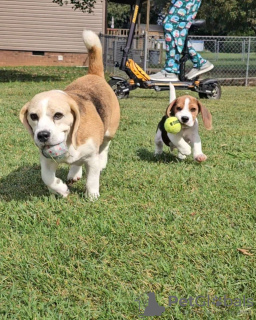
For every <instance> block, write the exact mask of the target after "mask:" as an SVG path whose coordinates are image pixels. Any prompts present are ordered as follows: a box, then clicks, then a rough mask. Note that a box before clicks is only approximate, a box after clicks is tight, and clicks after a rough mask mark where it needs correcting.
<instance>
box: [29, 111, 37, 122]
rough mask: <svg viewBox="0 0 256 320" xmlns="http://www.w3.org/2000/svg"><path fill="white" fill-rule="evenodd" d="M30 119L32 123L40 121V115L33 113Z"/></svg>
mask: <svg viewBox="0 0 256 320" xmlns="http://www.w3.org/2000/svg"><path fill="white" fill-rule="evenodd" d="M30 118H31V120H32V121H37V120H38V115H37V114H36V113H31V114H30Z"/></svg>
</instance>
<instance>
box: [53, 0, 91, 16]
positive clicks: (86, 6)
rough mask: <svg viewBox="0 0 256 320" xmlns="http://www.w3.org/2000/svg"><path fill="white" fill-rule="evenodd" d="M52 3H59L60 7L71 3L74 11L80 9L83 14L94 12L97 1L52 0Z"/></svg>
mask: <svg viewBox="0 0 256 320" xmlns="http://www.w3.org/2000/svg"><path fill="white" fill-rule="evenodd" d="M52 2H54V3H57V4H58V5H60V6H63V4H69V3H71V4H72V5H73V6H72V8H73V9H74V10H76V9H79V10H81V11H82V12H88V13H91V12H93V8H94V5H95V3H96V0H52Z"/></svg>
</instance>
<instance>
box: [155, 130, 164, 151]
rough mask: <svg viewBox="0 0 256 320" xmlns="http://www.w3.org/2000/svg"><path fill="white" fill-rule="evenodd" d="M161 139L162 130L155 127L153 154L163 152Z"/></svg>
mask: <svg viewBox="0 0 256 320" xmlns="http://www.w3.org/2000/svg"><path fill="white" fill-rule="evenodd" d="M163 145H164V143H163V140H162V132H161V130H160V129H157V132H156V135H155V155H158V154H162V152H163Z"/></svg>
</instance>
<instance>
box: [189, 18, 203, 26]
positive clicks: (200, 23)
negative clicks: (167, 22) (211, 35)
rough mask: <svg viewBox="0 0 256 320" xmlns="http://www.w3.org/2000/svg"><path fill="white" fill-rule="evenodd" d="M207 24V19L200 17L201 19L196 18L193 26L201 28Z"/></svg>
mask: <svg viewBox="0 0 256 320" xmlns="http://www.w3.org/2000/svg"><path fill="white" fill-rule="evenodd" d="M204 26H205V20H203V19H200V20H194V21H193V22H192V27H194V28H201V27H204Z"/></svg>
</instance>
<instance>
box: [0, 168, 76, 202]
mask: <svg viewBox="0 0 256 320" xmlns="http://www.w3.org/2000/svg"><path fill="white" fill-rule="evenodd" d="M68 170H69V167H66V168H59V169H58V170H57V174H56V175H57V177H58V178H60V179H62V180H63V181H64V182H66V180H67V174H68ZM71 189H72V192H75V193H79V191H78V190H76V187H73V186H72V187H71ZM49 195H50V192H49V191H48V189H47V187H46V186H45V184H44V182H43V181H42V178H41V167H40V165H38V164H34V165H32V166H31V165H28V166H23V167H20V168H18V169H16V170H15V171H13V172H11V173H10V174H9V175H8V176H6V177H4V178H2V179H0V200H2V201H7V202H9V201H12V200H16V201H20V200H22V201H24V200H29V199H31V198H33V197H39V198H40V197H45V196H49Z"/></svg>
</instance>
